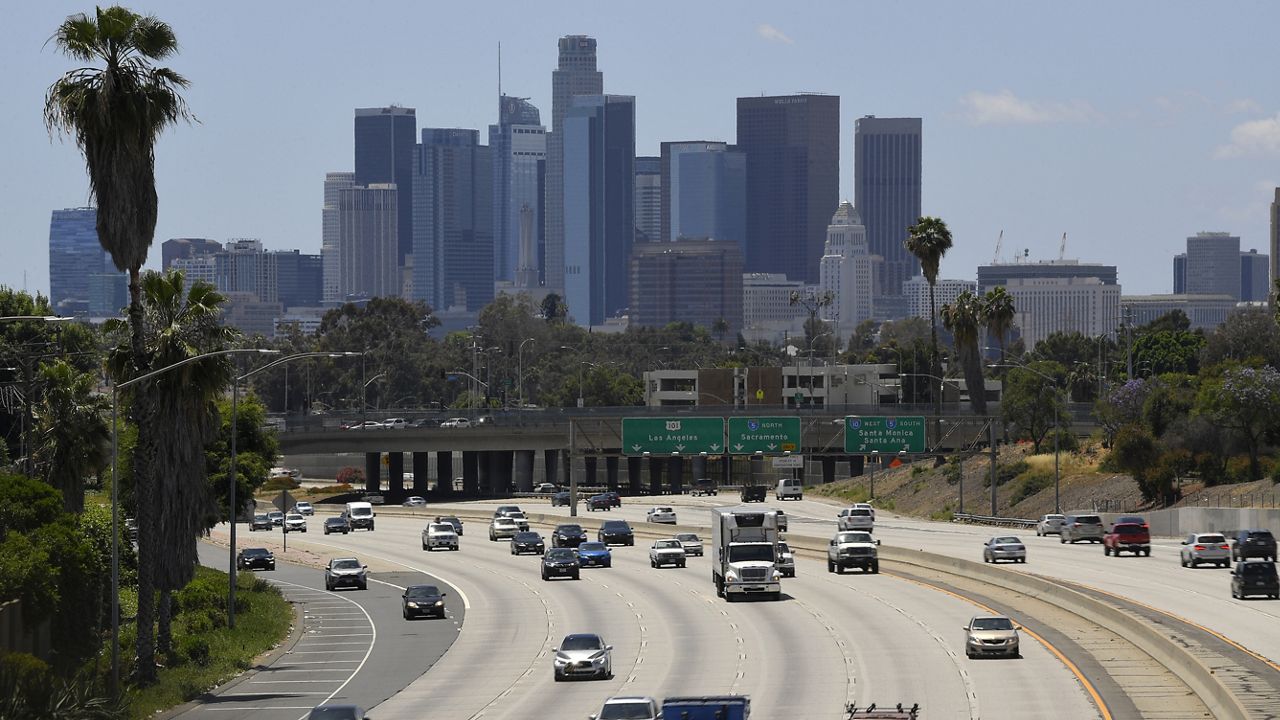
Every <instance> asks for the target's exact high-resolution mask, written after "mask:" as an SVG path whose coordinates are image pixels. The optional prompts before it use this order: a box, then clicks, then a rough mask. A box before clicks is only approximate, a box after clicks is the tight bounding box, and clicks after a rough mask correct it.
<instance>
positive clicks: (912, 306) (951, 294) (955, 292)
mask: <svg viewBox="0 0 1280 720" xmlns="http://www.w3.org/2000/svg"><path fill="white" fill-rule="evenodd" d="M965 292H971V293H974V294H977V292H978V282H977V281H976V280H944V279H942V278H938V284H937V286H935V287H934V289H933V293H934V295H933V296H934V302H935V304H936V306H937V310H938V311H939V312H941V311H942V306H943V305H950V304H951V303H954V302H955V301H956V298H958V297H960V294H961V293H965ZM902 293H903V294H904V295H906V296H907V313H908V315H909V316H910V317H915V318H923V319H925V320H928V319H929V281H928V280H925V279H924V276H923V275H915V276H912V277H910V278H908V279H907V281H906V282H904V283H902Z"/></svg>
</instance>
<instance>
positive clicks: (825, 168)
mask: <svg viewBox="0 0 1280 720" xmlns="http://www.w3.org/2000/svg"><path fill="white" fill-rule="evenodd" d="M738 149H739V150H741V151H742V152H743V153H745V154H746V156H747V257H746V269H747V272H763V271H772V272H783V273H785V274H786V275H787V277H789V278H791V279H793V280H803V281H805V282H808V283H815V282H817V280H818V261H819V260H820V259H821V258H822V248H823V244H824V242H825V241H826V229H827V222H828V221H829V220H830V219H831V214H832V213H833V212H835V210H836V207H837V206H838V205H839V204H840V98H839V97H837V96H835V95H808V94H806V95H787V96H781V97H742V98H738ZM860 205H861V203H859V206H860Z"/></svg>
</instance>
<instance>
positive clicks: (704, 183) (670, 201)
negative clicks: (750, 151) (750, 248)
mask: <svg viewBox="0 0 1280 720" xmlns="http://www.w3.org/2000/svg"><path fill="white" fill-rule="evenodd" d="M662 213H663V215H662V217H663V220H662V227H663V239H664V240H676V239H679V238H681V237H710V238H715V239H717V240H733V241H734V242H736V243H738V244H739V245H740V246H741V247H742V250H743V253H745V252H746V248H747V156H746V155H745V154H743V153H742V152H739V151H738V150H736V149H734V148H732V147H731V146H729V145H728V144H726V143H722V142H703V141H695V142H665V143H662Z"/></svg>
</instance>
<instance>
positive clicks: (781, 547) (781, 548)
mask: <svg viewBox="0 0 1280 720" xmlns="http://www.w3.org/2000/svg"><path fill="white" fill-rule="evenodd" d="M778 552H784V553H789V552H791V548H789V547H787V544H786V543H784V542H780V543H778Z"/></svg>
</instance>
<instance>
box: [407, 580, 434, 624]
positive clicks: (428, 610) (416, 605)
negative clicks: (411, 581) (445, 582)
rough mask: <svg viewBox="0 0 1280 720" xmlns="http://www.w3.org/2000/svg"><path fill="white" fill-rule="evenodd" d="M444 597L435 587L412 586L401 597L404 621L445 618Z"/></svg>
mask: <svg viewBox="0 0 1280 720" xmlns="http://www.w3.org/2000/svg"><path fill="white" fill-rule="evenodd" d="M444 596H445V593H442V592H440V588H438V587H436V586H435V585H410V586H409V587H407V588H405V590H404V595H401V596H400V609H401V610H402V611H403V612H404V619H405V620H411V619H413V618H416V617H422V616H424V615H425V616H427V617H438V618H442V617H444Z"/></svg>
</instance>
